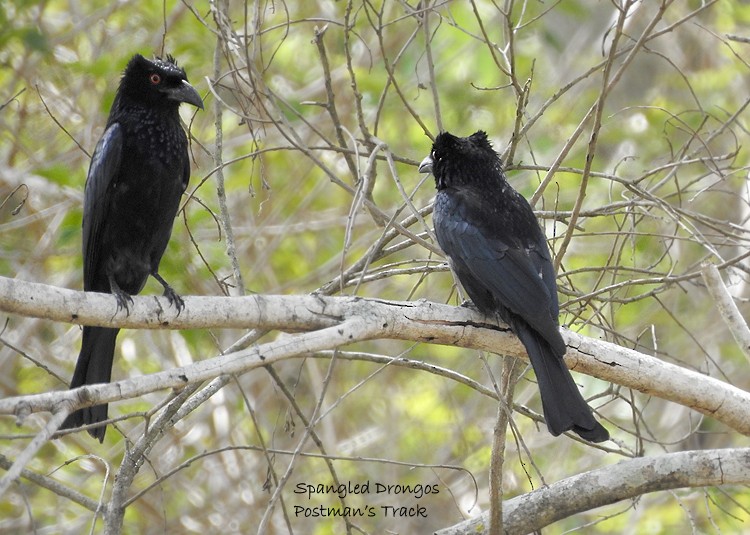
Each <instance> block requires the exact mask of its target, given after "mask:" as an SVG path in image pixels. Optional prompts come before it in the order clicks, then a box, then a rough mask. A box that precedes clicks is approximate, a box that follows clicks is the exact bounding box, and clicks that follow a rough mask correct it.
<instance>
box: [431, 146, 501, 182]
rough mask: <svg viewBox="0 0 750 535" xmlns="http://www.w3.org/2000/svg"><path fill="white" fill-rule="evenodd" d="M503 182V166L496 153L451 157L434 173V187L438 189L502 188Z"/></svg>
mask: <svg viewBox="0 0 750 535" xmlns="http://www.w3.org/2000/svg"><path fill="white" fill-rule="evenodd" d="M493 155H494V153H493ZM505 184H507V181H506V180H505V173H504V172H503V166H502V163H501V162H500V159H499V158H498V157H497V156H496V155H495V157H494V158H488V159H475V158H467V159H455V160H453V159H451V160H448V161H446V162H444V165H443V167H442V169H440V172H439V173H435V187H436V188H437V190H438V191H440V190H442V189H445V188H462V187H477V188H485V189H487V190H492V189H502V188H503V187H504V186H505Z"/></svg>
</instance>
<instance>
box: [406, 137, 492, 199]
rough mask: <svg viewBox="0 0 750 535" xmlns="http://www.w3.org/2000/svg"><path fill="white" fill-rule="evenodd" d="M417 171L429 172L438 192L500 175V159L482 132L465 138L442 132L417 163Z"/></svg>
mask: <svg viewBox="0 0 750 535" xmlns="http://www.w3.org/2000/svg"><path fill="white" fill-rule="evenodd" d="M419 172H420V173H432V174H433V176H434V177H435V186H436V187H437V189H443V188H447V187H450V186H456V185H463V184H468V183H471V182H477V181H479V180H481V179H483V178H485V177H492V178H493V179H495V177H497V176H499V177H500V178H502V176H503V175H502V165H501V162H500V157H499V156H498V155H497V153H496V152H495V150H494V149H493V148H492V144H491V143H490V141H489V139H487V134H486V133H485V132H484V131H482V130H479V131H477V132H475V133H473V134H472V135H470V136H468V137H456V136H454V135H453V134H451V133H449V132H441V133H440V134H438V136H437V137H436V138H435V142H434V143H433V144H432V151H430V154H429V155H428V156H427V157H426V158H425V159H424V160H422V163H421V164H419Z"/></svg>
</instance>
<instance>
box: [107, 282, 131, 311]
mask: <svg viewBox="0 0 750 535" xmlns="http://www.w3.org/2000/svg"><path fill="white" fill-rule="evenodd" d="M110 283H111V284H110V291H111V292H112V295H114V296H115V299H117V312H119V311H120V310H122V309H125V315H126V316H130V305H132V304H133V297H132V296H131V295H130V294H128V293H127V292H125V291H124V290H122V289H121V288H120V287H119V286H118V285H117V284H116V283H115V282H114V280H110ZM117 312H115V314H117Z"/></svg>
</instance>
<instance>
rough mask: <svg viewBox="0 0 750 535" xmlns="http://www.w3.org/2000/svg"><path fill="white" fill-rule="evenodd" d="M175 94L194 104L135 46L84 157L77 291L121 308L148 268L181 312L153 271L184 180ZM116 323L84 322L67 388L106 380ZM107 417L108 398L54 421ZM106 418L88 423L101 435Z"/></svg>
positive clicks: (176, 77) (176, 80)
mask: <svg viewBox="0 0 750 535" xmlns="http://www.w3.org/2000/svg"><path fill="white" fill-rule="evenodd" d="M181 102H185V103H187V104H192V105H193V106H197V107H198V108H201V109H203V101H202V100H201V97H200V95H199V94H198V92H197V91H196V90H195V88H193V86H191V85H190V84H189V83H188V81H187V77H186V76H185V71H184V70H183V69H181V68H180V67H178V66H177V63H176V62H175V60H174V59H173V58H172V57H171V56H167V59H166V60H163V59H161V58H157V59H155V60H153V61H152V60H149V59H146V58H144V57H143V56H141V55H139V54H136V55H135V56H133V57H132V59H131V60H130V61H129V62H128V65H127V67H126V68H125V71H124V73H123V76H122V79H121V80H120V87H119V89H118V90H117V94H116V96H115V100H114V102H113V104H112V109H111V110H110V113H109V119H108V120H107V128H106V130H105V132H104V135H102V138H101V139H100V140H99V143H98V144H97V146H96V150H95V151H94V156H93V158H92V159H91V166H90V167H89V174H88V178H87V179H86V188H85V192H84V206H83V289H84V290H85V291H87V292H104V293H112V294H114V295H115V296H116V297H117V302H118V305H119V307H124V308H125V309H126V310H127V308H128V303H129V302H130V301H132V299H131V297H130V296H131V295H135V294H137V293H138V292H140V291H141V290H142V289H143V286H144V285H145V284H146V279H148V276H149V275H152V276H153V277H154V278H155V279H156V280H158V281H159V282H160V283H161V284H162V286H164V295H165V296H167V297H168V298H169V301H170V302H171V303H172V304H173V305H174V306H176V307H177V309H178V310H181V309H182V307H183V306H184V305H183V302H182V299H181V298H180V296H179V295H177V294H176V293H175V292H174V290H173V289H172V288H171V287H170V286H169V285H168V284H167V283H166V281H165V280H164V279H163V278H162V277H161V276H160V275H159V273H158V270H159V261H160V260H161V257H162V255H163V254H164V249H165V248H166V247H167V242H168V241H169V236H170V234H171V233H172V223H173V222H174V219H175V216H176V215H177V209H178V207H179V203H180V197H181V196H182V193H183V192H184V191H185V188H186V187H187V184H188V180H189V178H190V160H189V157H188V142H187V136H186V135H185V131H184V130H183V129H182V126H181V124H180V116H179V113H178V108H179V106H180V103H181ZM118 332H119V329H110V328H104V327H84V328H83V342H82V345H81V352H80V354H79V355H78V363H77V364H76V369H75V372H74V374H73V380H72V381H71V384H70V387H71V388H76V387H78V386H81V385H89V384H95V383H108V382H109V381H110V377H111V374H112V359H113V357H114V351H115V339H116V338H117V333H118ZM106 419H107V405H96V406H94V407H87V408H85V409H81V410H79V411H76V412H74V413H72V414H71V415H70V416H68V418H67V419H66V420H65V422H63V425H62V427H61V429H68V428H72V427H78V426H81V425H84V424H92V423H97V422H101V421H103V420H106ZM105 431H106V426H104V425H102V426H99V427H95V428H92V429H89V433H90V434H91V436H93V437H95V438H98V439H99V441H100V442H102V441H104V433H105Z"/></svg>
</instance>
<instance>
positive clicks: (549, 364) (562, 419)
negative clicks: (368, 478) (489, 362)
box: [514, 325, 609, 442]
mask: <svg viewBox="0 0 750 535" xmlns="http://www.w3.org/2000/svg"><path fill="white" fill-rule="evenodd" d="M516 327H518V328H517V329H514V331H516V335H517V336H518V337H519V338H520V340H521V342H523V345H524V346H525V347H526V351H527V353H528V354H529V360H530V361H531V366H532V367H533V368H534V373H535V374H536V379H537V383H538V384H539V393H540V394H541V397H542V408H543V409H544V418H545V419H546V420H547V428H548V429H549V432H550V433H552V434H553V435H554V436H557V435H559V434H560V433H563V432H565V431H573V432H574V433H576V434H578V435H579V436H580V437H581V438H584V439H586V440H588V441H590V442H604V441H605V440H608V439H609V432H608V431H607V430H606V429H605V428H604V427H603V426H602V425H601V424H600V423H599V422H597V421H596V419H595V418H594V415H593V414H592V412H591V408H590V407H589V406H588V404H587V403H586V400H584V399H583V396H582V395H581V392H580V391H579V390H578V386H577V385H576V384H575V382H574V381H573V377H572V376H571V375H570V371H569V370H568V367H567V366H566V365H565V361H564V360H563V358H562V355H560V354H558V353H557V352H555V350H553V349H552V347H551V346H550V344H549V343H548V342H547V341H546V340H544V339H543V338H542V337H541V336H539V335H538V334H537V333H536V332H534V331H533V330H531V329H530V328H529V327H528V326H526V325H519V326H516Z"/></svg>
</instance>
